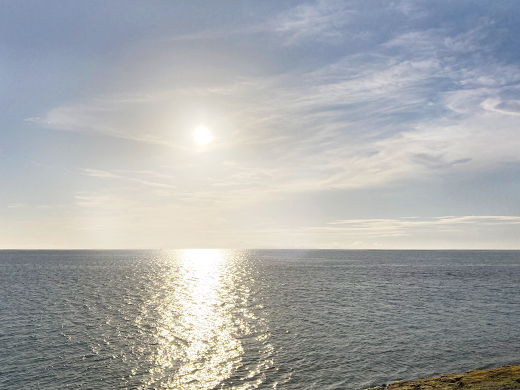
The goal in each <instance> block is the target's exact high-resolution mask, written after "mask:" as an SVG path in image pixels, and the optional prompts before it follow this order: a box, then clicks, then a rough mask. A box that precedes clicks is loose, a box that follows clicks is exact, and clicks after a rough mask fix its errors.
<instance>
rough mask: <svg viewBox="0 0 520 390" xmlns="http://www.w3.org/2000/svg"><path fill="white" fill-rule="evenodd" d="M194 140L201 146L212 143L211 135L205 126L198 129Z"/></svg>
mask: <svg viewBox="0 0 520 390" xmlns="http://www.w3.org/2000/svg"><path fill="white" fill-rule="evenodd" d="M193 138H194V139H195V142H196V143H198V144H199V145H206V144H209V143H210V142H211V138H212V137H211V133H210V132H209V130H208V129H206V128H205V127H204V126H200V127H197V128H196V129H195V131H194V132H193Z"/></svg>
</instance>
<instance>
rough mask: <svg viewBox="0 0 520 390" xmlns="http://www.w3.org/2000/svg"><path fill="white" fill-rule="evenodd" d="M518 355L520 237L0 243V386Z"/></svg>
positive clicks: (199, 380)
mask: <svg viewBox="0 0 520 390" xmlns="http://www.w3.org/2000/svg"><path fill="white" fill-rule="evenodd" d="M514 363H517V364H518V363H520V252H519V251H318V250H316V251H296V250H289V251H274V250H273V251H256V250H255V251H219V250H186V251H0V388H2V389H65V388H82V389H179V390H185V389H255V388H258V389H273V388H278V389H299V390H300V389H320V390H326V389H361V388H364V387H368V386H374V385H379V384H382V383H387V382H389V381H392V380H397V379H406V378H416V377H423V376H428V375H433V374H440V373H448V372H459V371H466V370H470V369H476V368H483V367H491V366H500V365H504V364H514Z"/></svg>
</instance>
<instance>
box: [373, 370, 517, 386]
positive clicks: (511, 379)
mask: <svg viewBox="0 0 520 390" xmlns="http://www.w3.org/2000/svg"><path fill="white" fill-rule="evenodd" d="M452 389H453V390H470V389H471V390H513V389H515V390H516V389H520V365H519V366H504V367H500V368H491V369H487V370H474V371H468V372H466V373H464V374H448V375H441V376H437V377H430V378H423V379H417V380H411V381H400V382H393V383H390V384H388V385H382V386H377V387H372V388H371V389H370V390H452Z"/></svg>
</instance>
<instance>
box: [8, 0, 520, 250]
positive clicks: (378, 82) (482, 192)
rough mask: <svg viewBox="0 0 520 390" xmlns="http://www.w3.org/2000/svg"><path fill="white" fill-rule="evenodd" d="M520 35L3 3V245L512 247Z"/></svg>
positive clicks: (376, 14)
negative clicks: (200, 136) (204, 140)
mask: <svg viewBox="0 0 520 390" xmlns="http://www.w3.org/2000/svg"><path fill="white" fill-rule="evenodd" d="M518 20H520V2H518V1H516V0H494V1H488V0H473V1H471V0H456V1H453V0H414V1H411V0H395V1H382V0H378V1H376V0H341V1H340V0H320V1H308V2H302V1H288V0H277V1H271V0H269V1H256V0H255V1H251V0H249V1H247V0H240V1H238V0H237V1H230V0H222V1H218V2H210V1H198V0H190V1H184V0H179V1H158V0H157V1H132V0H125V1H123V0H118V1H114V0H102V1H81V2H79V1H75V2H69V1H64V0H60V1H55V0H47V1H45V2H42V1H36V0H34V1H25V0H17V1H8V0H0V248H4V249H68V248H71V249H117V248H128V249H132V248H163V249H167V248H332V249H334V248H337V249H342V248H344V249H520V47H519V46H518V37H519V36H520V23H518ZM200 126H203V127H205V128H207V129H208V130H209V132H210V133H211V136H212V139H211V142H209V143H208V144H206V145H199V144H197V143H196V142H195V140H194V137H193V133H194V131H195V129H197V128H198V127H200Z"/></svg>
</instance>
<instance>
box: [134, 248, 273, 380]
mask: <svg viewBox="0 0 520 390" xmlns="http://www.w3.org/2000/svg"><path fill="white" fill-rule="evenodd" d="M241 260H242V259H241V258H240V257H236V256H234V255H233V254H231V253H226V252H224V251H220V250H206V249H196V250H184V251H181V252H178V251H177V252H171V253H170V254H169V256H168V257H167V258H166V259H164V261H165V262H169V263H170V264H171V270H170V273H169V274H168V275H165V278H164V286H163V287H162V289H163V290H166V291H167V294H165V295H160V294H158V295H157V296H156V298H155V299H159V302H147V305H148V306H150V307H154V308H155V311H156V312H157V313H156V314H158V315H159V320H158V324H157V328H156V329H157V332H156V334H155V335H154V338H155V339H156V343H157V344H156V350H155V352H154V354H153V356H151V357H150V358H149V359H150V360H151V361H152V362H153V368H152V369H151V370H150V378H149V381H148V382H147V383H145V384H144V386H143V387H142V388H143V389H145V388H150V387H152V386H160V387H161V388H166V389H179V390H181V389H182V390H188V389H190V390H191V389H193V390H195V389H197V390H198V389H200V390H202V389H213V388H216V387H219V385H223V384H224V383H225V382H230V381H231V382H232V378H233V376H236V373H237V372H240V371H243V372H242V374H245V377H244V375H240V377H239V378H236V379H238V380H239V381H237V385H236V386H233V387H231V388H234V389H249V388H256V387H257V386H258V385H260V384H261V383H262V381H263V377H264V375H263V373H262V371H263V369H264V368H267V367H269V366H270V365H271V364H272V362H271V361H269V359H265V360H263V361H259V362H258V361H257V363H256V364H255V365H253V366H251V365H248V366H247V367H244V366H245V363H244V361H243V355H244V346H243V343H242V339H244V338H246V339H247V338H249V337H251V336H253V337H254V336H256V340H257V341H258V342H259V343H260V345H261V349H262V350H263V355H264V356H265V357H268V356H269V355H270V352H271V350H272V346H271V345H269V344H268V343H263V342H264V341H265V340H266V339H267V338H268V329H267V325H266V321H265V320H263V319H261V318H258V316H256V315H255V314H254V313H253V312H252V311H251V310H249V308H248V301H249V299H250V295H249V294H250V288H249V287H248V286H247V285H245V284H241V280H242V279H244V277H245V276H246V275H245V271H246V270H244V268H242V266H243V264H241ZM141 320H142V317H140V318H138V320H137V321H139V322H140V321H141ZM244 379H248V380H244ZM229 384H231V383H229Z"/></svg>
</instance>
